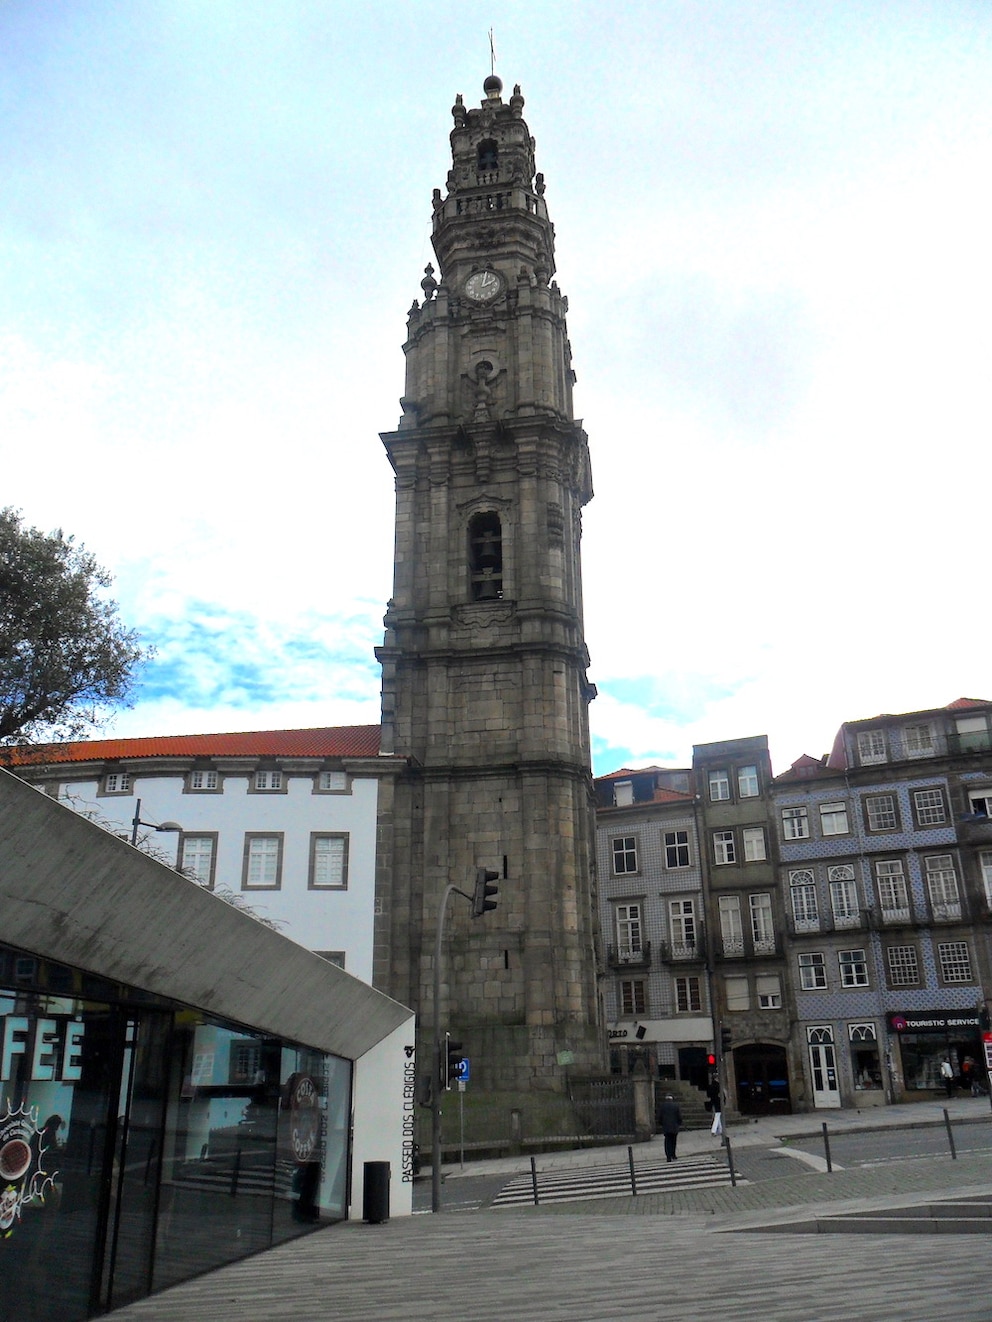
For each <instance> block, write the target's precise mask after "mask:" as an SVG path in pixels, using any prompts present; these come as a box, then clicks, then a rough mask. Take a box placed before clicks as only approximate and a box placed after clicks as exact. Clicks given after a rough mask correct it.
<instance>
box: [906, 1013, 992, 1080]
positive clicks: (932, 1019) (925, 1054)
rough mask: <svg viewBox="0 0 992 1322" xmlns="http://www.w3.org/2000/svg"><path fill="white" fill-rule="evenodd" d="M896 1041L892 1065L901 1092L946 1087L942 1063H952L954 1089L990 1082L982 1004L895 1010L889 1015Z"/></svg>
mask: <svg viewBox="0 0 992 1322" xmlns="http://www.w3.org/2000/svg"><path fill="white" fill-rule="evenodd" d="M887 1026H888V1030H889V1033H890V1035H891V1036H890V1041H891V1042H892V1044H893V1052H892V1067H893V1075H894V1083H895V1085H896V1092H897V1095H898V1094H905V1095H906V1097H907V1100H912V1098H913V1097H914V1096H918V1095H919V1094H921V1093H924V1092H937V1091H943V1090H944V1089H945V1087H946V1085H945V1081H944V1078H943V1076H942V1074H941V1065H942V1063H943V1062H944V1061H945V1060H946V1061H949V1062H950V1066H951V1081H950V1083H951V1089H950V1090H951V1091H954V1090H956V1089H958V1088H965V1087H966V1088H968V1089H969V1090H970V1086H971V1076H972V1075H973V1073H977V1081H978V1083H979V1084H980V1085H981V1086H983V1087H985V1086H987V1075H986V1072H985V1065H984V1061H985V1056H984V1052H983V1047H982V1022H981V1016H980V1013H979V1011H977V1010H935V1011H932V1012H929V1011H919V1010H893V1011H890V1013H889V1014H888V1016H887Z"/></svg>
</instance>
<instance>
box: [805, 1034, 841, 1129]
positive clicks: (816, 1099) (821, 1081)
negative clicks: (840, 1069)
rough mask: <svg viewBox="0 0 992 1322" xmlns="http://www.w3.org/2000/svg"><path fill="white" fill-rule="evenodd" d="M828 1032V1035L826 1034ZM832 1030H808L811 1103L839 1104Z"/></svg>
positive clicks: (836, 1105) (817, 1106)
mask: <svg viewBox="0 0 992 1322" xmlns="http://www.w3.org/2000/svg"><path fill="white" fill-rule="evenodd" d="M828 1033H830V1037H827V1034H828ZM832 1037H833V1034H832V1032H830V1030H829V1029H817V1028H811V1029H810V1030H809V1038H810V1040H809V1073H810V1078H811V1080H812V1085H813V1105H814V1106H815V1107H816V1108H817V1109H818V1110H819V1109H820V1108H823V1107H839V1106H840V1088H839V1087H838V1086H837V1056H836V1052H835V1049H834V1044H833V1041H832V1040H831V1039H832Z"/></svg>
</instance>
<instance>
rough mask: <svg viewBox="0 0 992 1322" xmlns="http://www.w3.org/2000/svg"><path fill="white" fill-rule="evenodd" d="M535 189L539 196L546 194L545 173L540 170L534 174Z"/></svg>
mask: <svg viewBox="0 0 992 1322" xmlns="http://www.w3.org/2000/svg"><path fill="white" fill-rule="evenodd" d="M534 191H535V192H536V193H537V195H538V197H543V196H544V175H543V174H542V173H541V172H540V170H539V171H538V172H537V174H536V175H535V176H534Z"/></svg>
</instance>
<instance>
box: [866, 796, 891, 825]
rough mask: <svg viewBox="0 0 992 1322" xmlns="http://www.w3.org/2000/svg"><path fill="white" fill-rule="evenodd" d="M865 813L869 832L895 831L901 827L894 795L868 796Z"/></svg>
mask: <svg viewBox="0 0 992 1322" xmlns="http://www.w3.org/2000/svg"><path fill="white" fill-rule="evenodd" d="M865 813H866V814H867V817H868V830H869V831H895V830H896V829H897V827H898V826H899V814H898V812H897V810H896V796H895V795H894V794H868V795H866V796H865Z"/></svg>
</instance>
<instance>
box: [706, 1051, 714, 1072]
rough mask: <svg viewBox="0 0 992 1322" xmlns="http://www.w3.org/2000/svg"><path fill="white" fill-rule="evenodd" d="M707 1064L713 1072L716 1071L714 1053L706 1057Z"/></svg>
mask: <svg viewBox="0 0 992 1322" xmlns="http://www.w3.org/2000/svg"><path fill="white" fill-rule="evenodd" d="M706 1064H707V1065H708V1066H709V1067H710V1069H711V1070H715V1069H716V1056H714V1054H713V1052H712V1051H711V1052H710V1054H709V1055H708V1056H707V1057H706Z"/></svg>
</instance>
